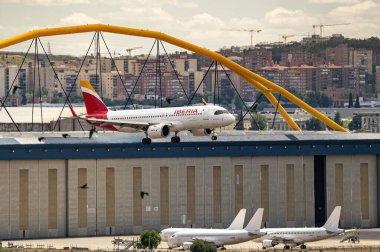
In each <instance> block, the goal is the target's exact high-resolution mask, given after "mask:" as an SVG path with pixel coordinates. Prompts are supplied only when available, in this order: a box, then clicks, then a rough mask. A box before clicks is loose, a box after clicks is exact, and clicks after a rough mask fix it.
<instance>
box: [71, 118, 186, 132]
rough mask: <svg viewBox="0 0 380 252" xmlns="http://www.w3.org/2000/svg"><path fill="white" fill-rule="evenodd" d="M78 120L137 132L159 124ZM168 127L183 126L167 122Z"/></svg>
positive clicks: (94, 119)
mask: <svg viewBox="0 0 380 252" xmlns="http://www.w3.org/2000/svg"><path fill="white" fill-rule="evenodd" d="M77 118H79V119H82V120H86V121H88V122H91V123H97V124H100V125H99V126H100V127H103V126H119V127H121V128H123V127H129V128H133V129H136V130H146V128H147V127H149V126H151V125H155V124H157V123H147V122H138V121H115V120H108V119H97V118H91V117H88V118H86V117H84V116H78V117H77ZM165 124H166V125H168V126H169V127H173V126H178V125H179V124H181V122H176V121H174V122H165Z"/></svg>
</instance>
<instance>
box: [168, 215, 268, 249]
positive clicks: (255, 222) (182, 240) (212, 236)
mask: <svg viewBox="0 0 380 252" xmlns="http://www.w3.org/2000/svg"><path fill="white" fill-rule="evenodd" d="M263 212H264V209H263V208H259V209H257V211H256V213H255V214H254V215H253V217H252V219H251V220H250V221H249V223H248V225H247V226H246V227H245V228H244V229H240V230H229V229H203V230H185V231H180V232H177V233H175V234H174V235H173V236H172V237H170V238H169V241H168V245H169V248H175V247H180V246H182V248H183V249H189V248H190V247H191V245H192V244H193V242H194V241H197V240H200V241H203V242H206V243H210V244H213V245H215V246H216V247H224V245H229V244H237V243H241V242H246V241H249V240H252V239H256V238H258V237H259V236H261V235H264V234H262V233H261V232H260V227H261V220H262V218H263Z"/></svg>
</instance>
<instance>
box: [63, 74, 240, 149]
mask: <svg viewBox="0 0 380 252" xmlns="http://www.w3.org/2000/svg"><path fill="white" fill-rule="evenodd" d="M80 85H81V89H82V94H83V99H84V103H85V106H86V110H87V114H86V115H81V116H77V115H76V113H75V112H74V110H73V108H72V107H71V106H69V107H70V109H71V112H72V114H73V116H74V117H77V118H79V119H84V120H86V121H87V122H88V123H90V124H92V125H93V126H97V127H101V128H105V129H108V130H113V131H123V132H138V131H143V132H144V133H145V138H143V139H142V143H143V144H150V143H151V142H152V140H151V139H152V138H165V137H167V136H169V134H170V131H172V132H174V133H175V134H174V136H173V137H172V138H171V142H172V143H179V142H180V138H179V137H178V136H177V134H178V132H180V131H185V130H188V131H190V132H191V133H192V134H193V135H194V136H204V135H210V134H212V137H211V139H212V140H216V139H217V136H216V134H215V128H219V127H224V126H228V125H230V124H232V123H233V122H235V117H234V116H233V115H232V114H230V113H229V112H228V111H227V110H226V109H225V108H223V107H220V106H216V105H205V106H189V107H173V108H156V109H135V110H120V111H109V110H108V108H107V106H106V105H105V104H104V103H103V101H102V100H101V98H100V97H99V95H98V94H97V93H96V91H95V89H94V88H93V87H92V86H91V84H90V82H89V81H87V80H82V81H80ZM94 131H95V128H94V129H93V130H92V131H90V137H91V135H92V133H93V132H94Z"/></svg>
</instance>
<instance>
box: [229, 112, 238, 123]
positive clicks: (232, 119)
mask: <svg viewBox="0 0 380 252" xmlns="http://www.w3.org/2000/svg"><path fill="white" fill-rule="evenodd" d="M235 121H236V119H235V116H234V115H232V114H229V117H228V122H229V123H233V122H235Z"/></svg>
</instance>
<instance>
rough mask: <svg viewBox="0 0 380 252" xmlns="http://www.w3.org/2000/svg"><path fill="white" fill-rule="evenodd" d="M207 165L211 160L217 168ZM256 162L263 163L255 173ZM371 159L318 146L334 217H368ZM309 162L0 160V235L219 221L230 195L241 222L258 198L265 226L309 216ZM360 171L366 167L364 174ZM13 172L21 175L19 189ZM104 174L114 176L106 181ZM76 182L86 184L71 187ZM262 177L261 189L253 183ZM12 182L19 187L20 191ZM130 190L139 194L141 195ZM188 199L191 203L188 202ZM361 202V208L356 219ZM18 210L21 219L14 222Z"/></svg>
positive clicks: (372, 210) (347, 220)
mask: <svg viewBox="0 0 380 252" xmlns="http://www.w3.org/2000/svg"><path fill="white" fill-rule="evenodd" d="M336 164H341V166H342V167H343V172H342V173H340V172H339V171H338V172H336ZM363 164H364V165H363ZM338 166H340V165H338ZM138 167H140V168H141V189H136V188H135V190H134V188H133V185H134V182H135V184H136V183H137V181H133V177H134V168H138ZM161 167H167V181H168V200H169V202H168V205H167V207H168V211H169V214H168V220H169V224H165V223H164V224H162V221H161V220H160V218H161V206H160V204H161V198H160V195H161V191H160V190H161V185H160V183H161V181H166V178H165V179H160V178H161V177H160V175H161V174H160V170H162V169H161ZM188 167H194V172H195V181H193V182H192V179H187V174H188V169H189V168H188ZM215 167H220V177H219V175H218V174H219V168H215ZM262 167H264V168H262ZM265 167H267V168H265ZM366 167H368V168H366ZM165 169H166V168H165ZM190 169H192V168H190ZM263 169H264V170H265V169H267V172H266V173H265V174H264V173H262V171H263ZM376 169H377V160H376V155H354V156H349V155H344V156H343V155H342V156H327V157H326V172H327V173H326V185H327V189H326V194H327V195H326V206H327V214H330V213H331V211H332V210H333V208H334V207H335V204H336V199H335V193H336V192H337V193H336V194H337V195H341V197H342V200H343V209H342V218H341V220H342V221H341V224H342V226H344V227H351V226H357V227H376V226H377V198H378V197H377V175H376ZM25 170H26V171H27V172H26V173H25V172H20V171H25ZM49 170H56V174H57V176H56V180H55V179H54V178H55V175H54V174H55V172H54V171H50V176H49ZM79 170H81V171H80V172H79ZM135 170H136V169H135ZM338 170H339V168H338ZM84 171H85V172H84ZM215 171H217V172H215ZM313 171H314V157H313V156H274V157H242V158H238V157H235V158H230V157H223V158H165V159H160V158H151V159H98V160H96V159H82V160H44V161H39V160H28V161H0V174H1V176H0V191H1V193H0V202H1V204H0V239H8V238H22V237H25V238H37V237H63V236H90V235H91V236H92V235H118V234H132V233H138V232H140V231H141V230H143V229H156V230H160V229H162V228H165V227H168V226H173V227H174V226H175V227H182V226H190V225H193V227H214V228H219V227H227V226H228V225H229V224H230V222H231V221H232V219H233V218H234V217H235V214H236V212H237V211H238V209H237V207H236V206H235V204H239V205H242V206H243V207H244V208H247V217H246V223H248V221H249V219H250V218H251V217H252V215H253V213H254V212H255V211H256V209H257V208H259V207H262V206H263V204H266V203H265V202H267V205H268V207H267V208H266V209H265V211H266V214H267V218H266V219H265V224H266V226H267V227H294V226H313V225H314V172H313ZM22 173H25V174H27V178H25V177H23V176H25V174H24V175H20V174H22ZM83 174H85V175H83ZM189 174H191V173H189ZM339 174H341V175H339ZM363 174H368V176H367V178H365V177H363ZM265 176H266V177H265ZM335 176H342V179H340V178H337V179H336V178H335ZM214 177H215V178H220V187H219V185H217V184H214V183H215V181H214ZM20 178H22V179H23V180H24V181H28V182H27V187H26V189H25V188H24V187H23V186H25V184H24V185H20V183H19V181H20ZM49 178H50V180H51V181H49ZM110 181H111V182H110ZM112 181H114V185H110V183H112ZM263 181H264V182H265V181H267V185H266V184H265V183H264V182H263ZM336 181H338V182H339V181H342V185H340V184H339V183H338V185H337V184H336ZM363 181H367V185H364V184H363ZM54 183H56V186H55V185H54ZM84 183H86V184H87V187H86V188H81V186H82V184H84ZM187 183H191V184H192V183H193V184H195V188H194V189H195V190H194V191H192V193H193V194H194V195H195V199H194V200H192V199H190V198H189V200H188V198H187V193H188V191H189V192H190V191H191V190H190V189H191V188H190V187H188V185H187ZM289 183H291V184H289ZM240 184H242V185H243V187H241V186H240ZM136 185H137V184H136ZM262 186H265V187H266V189H267V190H268V191H267V193H262V192H263V191H262V188H261V187H262ZM341 186H342V187H341ZM367 186H368V187H367ZM49 188H50V190H49ZM162 188H164V187H162ZM337 188H338V189H337ZM339 188H343V190H341V191H339V190H340V189H339ZM20 190H25V192H27V193H26V194H22V195H20ZM54 190H56V191H54ZM136 190H137V191H136ZM139 190H141V191H144V192H148V193H149V196H148V195H145V196H144V198H143V199H141V197H140V195H139V193H140V192H139ZM215 190H220V197H216V198H214V197H215V195H214V193H213V192H214V191H215ZM235 190H237V191H235ZM134 193H135V195H134ZM112 194H114V195H112ZM363 194H366V195H367V196H366V195H364V196H363ZM55 196H56V198H54V197H55ZM236 197H243V198H242V199H237V198H236ZM339 197H340V196H339ZM25 200H27V201H25ZM49 201H50V202H49ZM25 202H27V204H26V203H25ZM189 202H195V206H188V204H191V203H189ZM50 203H51V204H54V205H55V206H56V208H55V207H54V206H49V204H50ZM214 204H217V205H218V206H221V207H219V208H220V209H219V208H215V207H214ZM20 206H24V210H23V209H20ZM25 206H27V211H26V212H27V213H26V214H28V215H27V218H25V216H24V215H23V214H24V212H23V211H25V209H26V207H25ZM140 206H141V207H140ZM366 206H368V218H365V219H364V218H362V217H363V216H364V215H363V211H364V210H366V209H364V208H363V207H366ZM136 207H137V208H136ZM134 209H135V214H136V209H138V211H139V212H138V215H141V224H139V225H133V223H137V222H134ZM191 209H194V210H191ZM191 211H195V218H194V219H192V218H188V216H187V213H188V212H191ZM218 211H220V212H218ZM20 216H21V219H22V221H24V222H25V221H27V223H26V224H27V225H26V226H25V225H21V224H22V223H20ZM135 217H136V216H135ZM81 218H82V219H81ZM83 218H85V220H83ZM136 218H137V217H136ZM214 220H219V221H220V222H219V221H218V223H214ZM54 221H56V228H54ZM49 223H50V224H49ZM49 227H50V228H49ZM21 228H23V229H21ZM24 229H25V230H24Z"/></svg>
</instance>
